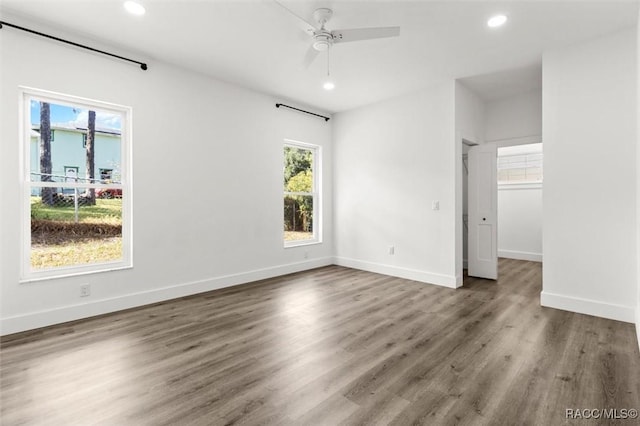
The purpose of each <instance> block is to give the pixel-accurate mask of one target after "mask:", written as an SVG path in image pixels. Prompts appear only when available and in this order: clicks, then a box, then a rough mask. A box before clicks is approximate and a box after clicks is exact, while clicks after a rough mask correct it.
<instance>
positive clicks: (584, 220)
mask: <svg viewBox="0 0 640 426" xmlns="http://www.w3.org/2000/svg"><path fill="white" fill-rule="evenodd" d="M637 80H638V77H637V73H636V31H635V29H634V30H628V31H624V32H620V33H616V34H613V35H610V36H608V37H603V38H599V39H597V40H593V41H591V42H587V43H583V44H579V45H574V46H570V47H567V48H562V49H557V50H553V51H549V52H546V53H545V54H544V58H543V140H544V175H545V176H544V180H545V182H544V195H543V203H544V213H543V253H544V272H543V292H542V294H541V302H542V305H544V306H550V307H555V308H560V309H567V310H571V311H575V312H582V313H587V314H592V315H596V316H601V317H606V318H613V319H618V320H622V321H629V322H633V321H634V311H635V309H636V305H637V303H635V302H634V301H635V300H637V297H638V295H637V283H636V280H637V273H638V272H637V269H636V265H637V254H636V239H635V234H636V187H635V185H636V161H635V157H636V143H637V135H636V130H637V123H636V121H637V114H636V85H637Z"/></svg>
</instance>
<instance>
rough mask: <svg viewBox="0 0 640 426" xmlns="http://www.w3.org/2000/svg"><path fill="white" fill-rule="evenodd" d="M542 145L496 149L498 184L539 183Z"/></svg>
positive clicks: (540, 178) (540, 179) (540, 180)
mask: <svg viewBox="0 0 640 426" xmlns="http://www.w3.org/2000/svg"><path fill="white" fill-rule="evenodd" d="M541 182H542V144H541V143H535V144H528V145H517V146H511V147H505V148H499V149H498V183H499V184H510V183H541Z"/></svg>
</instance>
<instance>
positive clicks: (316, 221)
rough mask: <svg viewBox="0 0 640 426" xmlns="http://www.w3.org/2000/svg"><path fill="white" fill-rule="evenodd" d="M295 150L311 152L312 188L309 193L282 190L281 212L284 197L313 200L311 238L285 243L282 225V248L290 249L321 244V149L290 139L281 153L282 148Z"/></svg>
mask: <svg viewBox="0 0 640 426" xmlns="http://www.w3.org/2000/svg"><path fill="white" fill-rule="evenodd" d="M286 147H290V148H297V149H305V150H308V151H311V157H312V162H311V164H312V174H313V179H312V184H313V188H312V191H311V192H289V191H284V188H283V198H282V200H283V202H282V209H283V210H282V212H283V214H284V197H286V196H287V195H294V196H295V195H300V196H311V197H312V200H313V238H310V239H308V240H295V241H286V240H284V232H285V230H284V223H283V228H282V235H283V242H284V248H292V247H300V246H308V245H313V244H321V243H322V208H321V205H322V195H321V194H322V147H321V146H320V145H315V144H311V143H307V142H300V141H296V140H291V139H285V140H284V144H283V145H282V150H283V151H282V152H283V153H284V148H286Z"/></svg>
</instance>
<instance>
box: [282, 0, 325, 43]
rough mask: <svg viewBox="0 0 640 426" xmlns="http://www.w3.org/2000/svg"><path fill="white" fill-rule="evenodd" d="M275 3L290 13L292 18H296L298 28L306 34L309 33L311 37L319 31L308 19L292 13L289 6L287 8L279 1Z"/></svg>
mask: <svg viewBox="0 0 640 426" xmlns="http://www.w3.org/2000/svg"><path fill="white" fill-rule="evenodd" d="M273 2H274V3H275V4H277V5H278V6H280V7H281V8H283V9H284V10H286V11H287V13H289V15H290V16H292V17H294V18H295V20H296V23H297V24H298V27H299V28H300V29H301V30H302V31H304V32H305V33H307V34H309V35H313V33H314V32H316V31H317V30H318V29H317V28H316V27H315V26H314V25H313V24H311V23H309V22H307V20H306V19H304V18H302V17H300V16H298V15H297V14H296V13H295V12H294V11H292V10H291V9H289V8H288V7H287V6H285V5H283V4H282V3H280V2H279V1H278V0H273Z"/></svg>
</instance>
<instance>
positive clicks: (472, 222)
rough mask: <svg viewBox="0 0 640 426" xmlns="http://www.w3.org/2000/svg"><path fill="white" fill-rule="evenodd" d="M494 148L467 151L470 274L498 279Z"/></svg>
mask: <svg viewBox="0 0 640 426" xmlns="http://www.w3.org/2000/svg"><path fill="white" fill-rule="evenodd" d="M496 162H497V148H496V146H495V145H493V144H486V145H478V146H474V147H472V148H471V149H470V150H469V195H468V196H469V200H468V201H469V204H468V208H469V269H468V273H469V276H472V277H480V278H488V279H492V280H496V279H498V177H497V164H496Z"/></svg>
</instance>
